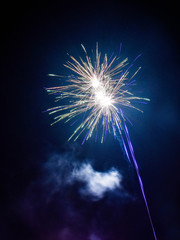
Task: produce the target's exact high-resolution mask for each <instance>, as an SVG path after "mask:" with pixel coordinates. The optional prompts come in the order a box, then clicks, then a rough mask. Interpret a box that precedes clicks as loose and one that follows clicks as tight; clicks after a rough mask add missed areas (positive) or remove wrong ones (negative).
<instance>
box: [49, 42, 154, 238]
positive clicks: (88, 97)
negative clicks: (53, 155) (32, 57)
mask: <svg viewBox="0 0 180 240" xmlns="http://www.w3.org/2000/svg"><path fill="white" fill-rule="evenodd" d="M82 48H83V50H84V53H85V57H86V58H85V60H83V59H82V58H81V57H80V58H79V60H77V59H76V58H74V57H73V56H71V55H70V59H71V60H70V61H67V63H66V64H64V66H65V67H66V68H68V69H70V70H71V71H72V73H73V75H71V76H69V78H68V82H69V84H67V85H65V86H59V87H51V88H46V90H47V92H48V93H49V94H53V95H55V98H56V101H57V102H58V101H60V100H61V101H62V100H63V99H65V102H66V104H65V105H59V106H56V107H53V108H50V109H48V110H47V111H48V112H49V114H57V115H56V116H55V117H54V122H53V123H52V125H53V124H54V123H57V122H59V121H61V120H65V122H69V121H71V120H73V119H74V120H75V119H76V120H75V122H77V121H79V124H78V126H77V127H76V128H75V130H74V132H73V133H72V135H71V136H70V137H69V140H70V139H74V141H76V140H77V139H78V138H79V137H80V136H81V135H82V134H84V132H86V133H85V134H84V135H85V136H84V138H83V141H82V144H83V143H84V142H85V141H87V140H88V139H89V138H91V137H92V136H93V135H94V134H95V133H96V134H95V136H96V138H97V132H98V133H99V132H100V131H99V130H101V143H103V141H104V139H105V136H106V135H107V133H108V132H109V133H113V135H114V137H115V138H116V139H117V140H118V141H121V142H122V143H123V147H124V150H125V153H126V156H127V158H128V160H129V161H130V162H133V163H134V166H135V169H136V172H137V175H138V179H139V183H140V187H141V191H142V195H143V198H144V202H145V205H146V209H147V212H148V216H149V219H150V222H151V226H152V230H153V234H154V238H155V239H156V240H157V238H156V234H155V231H154V226H153V224H152V219H151V215H150V211H149V207H148V204H147V200H146V196H145V193H144V187H143V183H142V180H141V176H140V173H139V169H138V165H137V161H136V158H135V155H134V150H133V146H132V143H131V140H130V137H129V132H128V129H127V125H126V121H127V117H126V116H125V114H124V108H129V109H135V110H138V111H141V112H142V110H140V109H139V108H137V107H136V105H135V103H136V102H138V101H139V102H142V101H150V100H149V99H148V98H142V97H139V96H136V95H134V94H133V92H131V91H130V87H131V86H132V84H133V83H134V82H135V80H134V77H135V76H136V74H137V73H138V71H139V70H140V68H138V70H136V71H135V73H133V75H131V74H130V71H129V70H130V69H131V67H132V66H133V64H134V62H135V61H136V60H137V58H138V57H139V56H138V57H136V58H135V60H134V61H133V63H132V64H131V65H129V66H128V58H125V59H123V60H121V61H120V58H119V57H117V56H114V57H113V55H111V57H110V58H109V59H108V57H107V54H105V56H104V57H103V58H102V57H101V53H100V52H99V50H98V44H97V45H96V54H95V60H94V61H93V60H92V59H91V58H90V57H89V56H88V55H87V51H86V49H85V47H84V46H83V45H82ZM50 76H56V75H54V74H50ZM57 76H58V75H57Z"/></svg>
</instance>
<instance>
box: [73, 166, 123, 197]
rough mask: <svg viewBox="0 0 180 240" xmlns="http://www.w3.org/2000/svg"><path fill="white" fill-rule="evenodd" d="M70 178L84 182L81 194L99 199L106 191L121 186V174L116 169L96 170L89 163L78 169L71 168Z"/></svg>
mask: <svg viewBox="0 0 180 240" xmlns="http://www.w3.org/2000/svg"><path fill="white" fill-rule="evenodd" d="M72 179H73V180H79V181H81V182H83V183H85V186H84V188H82V189H81V191H80V192H81V193H82V194H84V195H89V196H92V197H94V198H95V199H100V198H102V197H103V196H104V194H105V193H106V192H108V191H113V190H115V189H116V188H120V187H121V186H120V184H121V180H122V176H121V175H120V174H119V172H118V171H117V170H116V169H111V170H109V171H108V172H98V171H95V170H94V169H93V168H92V166H91V165H90V163H86V164H83V165H82V166H81V167H80V168H79V169H74V170H73V172H72Z"/></svg>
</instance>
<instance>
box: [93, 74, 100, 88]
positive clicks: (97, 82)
mask: <svg viewBox="0 0 180 240" xmlns="http://www.w3.org/2000/svg"><path fill="white" fill-rule="evenodd" d="M99 85H100V82H99V79H98V78H97V77H96V75H94V76H93V79H92V87H94V88H98V87H99Z"/></svg>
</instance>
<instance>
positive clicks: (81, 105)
mask: <svg viewBox="0 0 180 240" xmlns="http://www.w3.org/2000/svg"><path fill="white" fill-rule="evenodd" d="M82 47H83V49H84V52H85V53H86V61H83V60H82V59H81V58H80V61H77V60H76V59H75V58H74V57H72V56H70V58H71V60H72V61H68V62H67V64H65V67H67V68H69V69H70V70H71V71H72V72H73V73H74V74H75V75H73V76H71V78H69V83H70V84H68V85H66V86H60V87H54V88H47V89H46V90H47V92H48V93H49V94H54V95H55V96H56V101H59V100H60V99H63V98H68V104H67V105H64V106H62V105H60V106H57V107H53V108H50V109H48V110H47V111H49V112H50V114H54V113H60V114H59V115H58V116H56V117H55V118H54V120H55V121H54V122H53V123H52V124H54V123H57V122H59V121H61V120H63V119H66V122H68V121H70V120H71V119H75V118H76V119H77V117H78V119H79V121H80V124H79V126H78V127H77V128H76V129H75V131H74V132H73V134H72V135H71V136H70V138H69V140H70V139H71V138H73V137H74V141H75V140H77V138H78V137H79V136H80V135H81V134H82V133H83V132H85V130H86V134H85V138H84V140H83V143H84V141H85V140H88V139H89V138H90V137H92V135H93V133H94V132H97V129H99V128H101V129H102V134H101V142H103V141H104V137H105V136H106V134H107V132H109V133H110V132H113V134H114V136H117V134H118V135H119V134H122V131H123V126H122V121H124V118H125V117H124V114H123V112H122V109H121V107H122V106H125V107H129V108H134V109H137V110H139V111H141V110H140V109H138V108H136V107H135V106H134V105H133V104H132V102H133V100H136V101H137V100H145V101H149V99H147V98H140V97H137V96H134V95H133V94H132V93H131V92H130V91H129V90H128V87H129V86H130V84H131V83H132V82H134V81H131V80H132V79H133V77H134V76H135V75H136V73H137V72H138V71H139V69H140V68H139V69H138V70H137V71H136V72H135V73H134V74H133V76H131V77H130V78H129V68H130V67H129V68H127V69H126V70H124V69H125V66H127V65H128V63H127V61H128V59H127V58H126V59H124V60H122V61H120V62H119V58H118V57H116V56H115V57H114V58H112V57H111V58H112V59H109V60H108V58H107V55H105V56H104V58H103V60H102V62H101V53H99V52H98V45H97V46H96V58H95V62H92V60H91V58H90V57H88V55H87V52H86V50H85V48H84V46H83V45H82ZM51 76H52V74H51ZM130 81H131V82H130ZM80 115H82V116H81V117H80Z"/></svg>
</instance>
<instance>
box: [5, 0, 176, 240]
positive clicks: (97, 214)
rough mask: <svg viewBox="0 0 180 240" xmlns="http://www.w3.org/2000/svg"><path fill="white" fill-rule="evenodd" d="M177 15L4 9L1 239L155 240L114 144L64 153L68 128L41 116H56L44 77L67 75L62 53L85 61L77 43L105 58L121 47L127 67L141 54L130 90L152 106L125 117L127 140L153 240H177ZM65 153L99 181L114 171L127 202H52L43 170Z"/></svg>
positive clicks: (115, 5) (102, 5)
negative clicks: (98, 174) (87, 162)
mask: <svg viewBox="0 0 180 240" xmlns="http://www.w3.org/2000/svg"><path fill="white" fill-rule="evenodd" d="M178 8H179V5H178V2H177V1H174V2H173V1H170V2H168V1H162V2H161V1H150V2H147V1H145V2H144V3H140V2H134V1H133V2H130V1H127V2H126V3H124V2H121V1H108V2H98V1H96V2H91V1H84V2H77V1H74V2H71V1H67V2H66V3H63V2H60V1H59V3H55V2H52V1H51V2H49V3H43V4H40V3H38V2H37V3H36V4H32V3H27V2H24V3H22V2H19V3H12V4H11V3H10V2H8V3H7V4H6V5H5V6H2V9H1V11H2V13H1V40H2V43H1V96H2V100H1V119H2V123H1V128H2V130H1V147H2V155H1V156H2V157H1V168H0V169H1V175H0V178H1V182H0V186H1V191H0V192H1V194H0V195H1V198H0V213H1V214H0V227H1V230H0V239H3V240H5V239H6V240H9V239H19V240H20V239H23V240H26V239H27V240H37V239H38V240H41V239H43V240H46V239H47V240H50V239H51V240H76V239H78V240H81V239H82V240H85V239H87V240H88V239H89V240H117V239H119V240H120V239H121V240H134V239H138V240H140V239H146V240H150V239H153V234H152V231H151V227H150V223H149V220H148V217H147V213H146V209H145V206H144V202H143V199H142V196H141V192H140V189H139V185H138V181H137V178H136V174H135V172H134V170H133V168H132V167H130V166H128V163H127V161H126V160H125V159H124V157H123V154H122V153H121V150H120V148H119V146H118V143H117V142H116V141H114V140H113V138H111V137H109V138H108V139H107V141H106V142H105V143H104V144H103V145H101V144H100V143H98V144H95V143H94V141H93V140H90V141H89V142H88V143H86V144H85V145H83V146H82V145H81V142H80V141H79V142H77V143H76V144H73V143H67V141H66V139H67V138H68V136H69V135H70V133H71V132H72V131H73V128H72V127H69V126H68V125H64V124H63V123H60V124H59V125H56V126H54V127H50V123H51V122H52V118H51V117H50V116H48V114H46V113H42V112H43V111H44V110H46V109H47V108H48V107H51V106H53V98H51V97H50V96H48V95H47V94H46V92H45V90H44V87H50V86H56V85H58V83H59V79H57V78H50V77H48V76H47V74H48V73H55V74H62V75H66V74H68V71H67V70H66V69H65V68H64V67H63V63H65V61H67V60H68V56H67V54H66V53H67V52H68V53H70V54H72V55H74V56H75V57H78V56H79V55H83V51H82V49H81V47H80V44H81V43H83V44H84V45H85V47H86V49H87V51H88V52H89V53H91V49H95V45H96V42H98V43H99V48H100V50H102V53H105V52H107V53H108V55H110V54H111V52H114V53H115V54H118V52H119V45H120V43H122V52H121V54H122V56H123V57H129V61H130V62H131V61H132V60H133V59H134V58H135V57H136V56H137V55H139V54H142V56H141V58H140V59H138V61H137V66H142V70H141V71H140V72H139V74H138V76H137V80H138V81H137V88H138V89H139V90H141V91H142V95H143V96H146V97H149V98H150V99H151V102H150V103H148V105H146V106H143V107H142V108H143V109H144V114H141V113H137V112H135V111H133V112H132V115H130V118H131V120H132V121H133V124H134V126H133V127H130V134H131V138H132V142H133V144H134V148H135V152H136V157H137V161H138V163H139V167H140V171H141V175H142V178H143V181H144V186H145V190H146V195H147V199H148V202H149V206H150V210H151V214H152V218H153V222H154V226H155V229H156V233H157V236H158V240H172V239H173V240H178V239H180V207H179V206H180V205H179V203H180V197H179V184H180V177H179V169H180V163H179V162H180V161H179V157H180V154H179V153H180V151H179V133H180V129H179V113H180V112H179V87H180V84H179V50H180V48H179V17H178ZM66 152H68V154H70V155H71V156H72V158H76V161H80V162H83V161H84V159H93V160H92V161H93V167H94V168H95V169H96V170H99V171H105V170H108V169H109V168H110V167H112V166H114V167H116V168H117V169H119V171H120V172H121V173H122V175H123V186H124V189H125V190H126V191H127V192H128V194H129V195H130V196H131V197H124V196H119V195H118V193H117V192H114V193H109V194H107V195H106V196H105V197H104V198H103V199H101V200H99V201H95V202H94V201H91V200H88V199H82V198H81V196H80V195H79V192H78V186H74V187H66V186H63V187H61V188H60V189H59V190H58V191H56V193H55V194H52V192H51V190H50V189H51V187H52V186H53V180H52V183H51V184H52V186H50V185H48V184H46V182H48V178H51V177H52V175H53V171H56V165H57V163H56V162H55V163H53V164H54V165H52V166H51V168H50V169H48V170H47V169H46V170H44V169H45V167H44V166H46V163H47V162H49V161H50V160H49V159H51V156H52V155H53V154H58V155H60V156H61V155H62V154H64V153H66ZM77 159H78V160H77ZM52 188H53V187H52ZM49 195H51V198H50V200H47V199H48V198H49ZM90 236H91V237H90Z"/></svg>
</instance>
